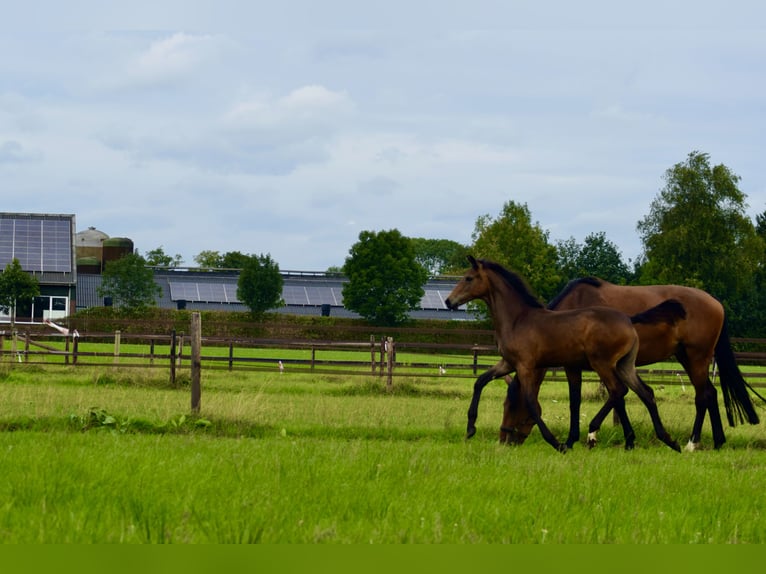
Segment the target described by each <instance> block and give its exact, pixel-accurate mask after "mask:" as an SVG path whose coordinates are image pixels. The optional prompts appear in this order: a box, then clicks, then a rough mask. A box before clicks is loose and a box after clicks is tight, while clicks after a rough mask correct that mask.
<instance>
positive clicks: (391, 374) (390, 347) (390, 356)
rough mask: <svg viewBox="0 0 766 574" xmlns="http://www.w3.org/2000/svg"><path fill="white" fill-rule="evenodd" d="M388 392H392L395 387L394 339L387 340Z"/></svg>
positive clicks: (388, 338)
mask: <svg viewBox="0 0 766 574" xmlns="http://www.w3.org/2000/svg"><path fill="white" fill-rule="evenodd" d="M386 347H388V349H387V352H386V371H387V374H386V390H388V391H390V390H391V389H393V386H394V355H395V353H394V339H393V337H387V338H386Z"/></svg>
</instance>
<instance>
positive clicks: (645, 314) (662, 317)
mask: <svg viewBox="0 0 766 574" xmlns="http://www.w3.org/2000/svg"><path fill="white" fill-rule="evenodd" d="M681 319H686V309H685V308H684V306H683V305H682V304H681V302H680V301H678V300H677V299H667V300H665V301H663V302H662V303H660V304H659V305H656V306H654V307H652V308H651V309H647V310H646V311H642V312H641V313H638V314H637V315H633V316H632V317H631V318H630V320H631V322H633V323H649V324H654V323H667V324H668V325H675V324H676V323H677V322H678V321H679V320H681Z"/></svg>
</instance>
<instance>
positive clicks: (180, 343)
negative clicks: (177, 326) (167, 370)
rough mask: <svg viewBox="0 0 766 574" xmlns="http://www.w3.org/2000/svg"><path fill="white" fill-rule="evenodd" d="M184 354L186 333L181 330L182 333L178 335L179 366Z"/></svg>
mask: <svg viewBox="0 0 766 574" xmlns="http://www.w3.org/2000/svg"><path fill="white" fill-rule="evenodd" d="M183 354H184V333H183V331H181V335H180V336H179V337H178V355H176V360H177V361H178V366H179V367H180V366H181V359H182V358H183Z"/></svg>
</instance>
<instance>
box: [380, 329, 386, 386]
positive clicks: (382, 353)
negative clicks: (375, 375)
mask: <svg viewBox="0 0 766 574" xmlns="http://www.w3.org/2000/svg"><path fill="white" fill-rule="evenodd" d="M385 364H386V338H385V337H382V338H381V339H380V376H381V377H382V376H383V368H384V366H385Z"/></svg>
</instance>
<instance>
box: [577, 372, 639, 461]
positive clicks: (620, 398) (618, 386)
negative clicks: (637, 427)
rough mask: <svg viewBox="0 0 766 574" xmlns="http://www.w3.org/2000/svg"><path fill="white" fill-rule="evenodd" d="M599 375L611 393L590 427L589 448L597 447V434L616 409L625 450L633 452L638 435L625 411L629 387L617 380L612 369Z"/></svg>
mask: <svg viewBox="0 0 766 574" xmlns="http://www.w3.org/2000/svg"><path fill="white" fill-rule="evenodd" d="M598 374H599V377H600V378H601V381H602V382H603V383H604V386H605V387H606V389H607V391H608V392H609V397H608V398H607V399H606V402H605V403H604V406H602V407H601V409H600V410H599V411H598V412H597V413H596V416H595V417H593V420H591V421H590V424H589V425H588V447H589V448H593V447H594V446H596V433H597V432H598V431H599V429H600V428H601V423H603V422H604V419H605V418H606V415H608V414H609V411H611V410H612V409H614V412H615V413H616V414H617V417H618V418H619V419H620V423H621V425H622V432H623V434H624V436H625V450H631V449H632V448H633V447H634V446H635V441H636V433H635V431H634V430H633V426H632V425H631V424H630V419H629V418H628V412H627V410H626V409H625V395H626V394H628V387H626V386H625V385H624V384H623V383H622V382H620V380H619V378H617V376H616V374H615V373H614V371H612V370H611V369H610V370H609V371H608V372H606V371H602V372H598Z"/></svg>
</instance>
